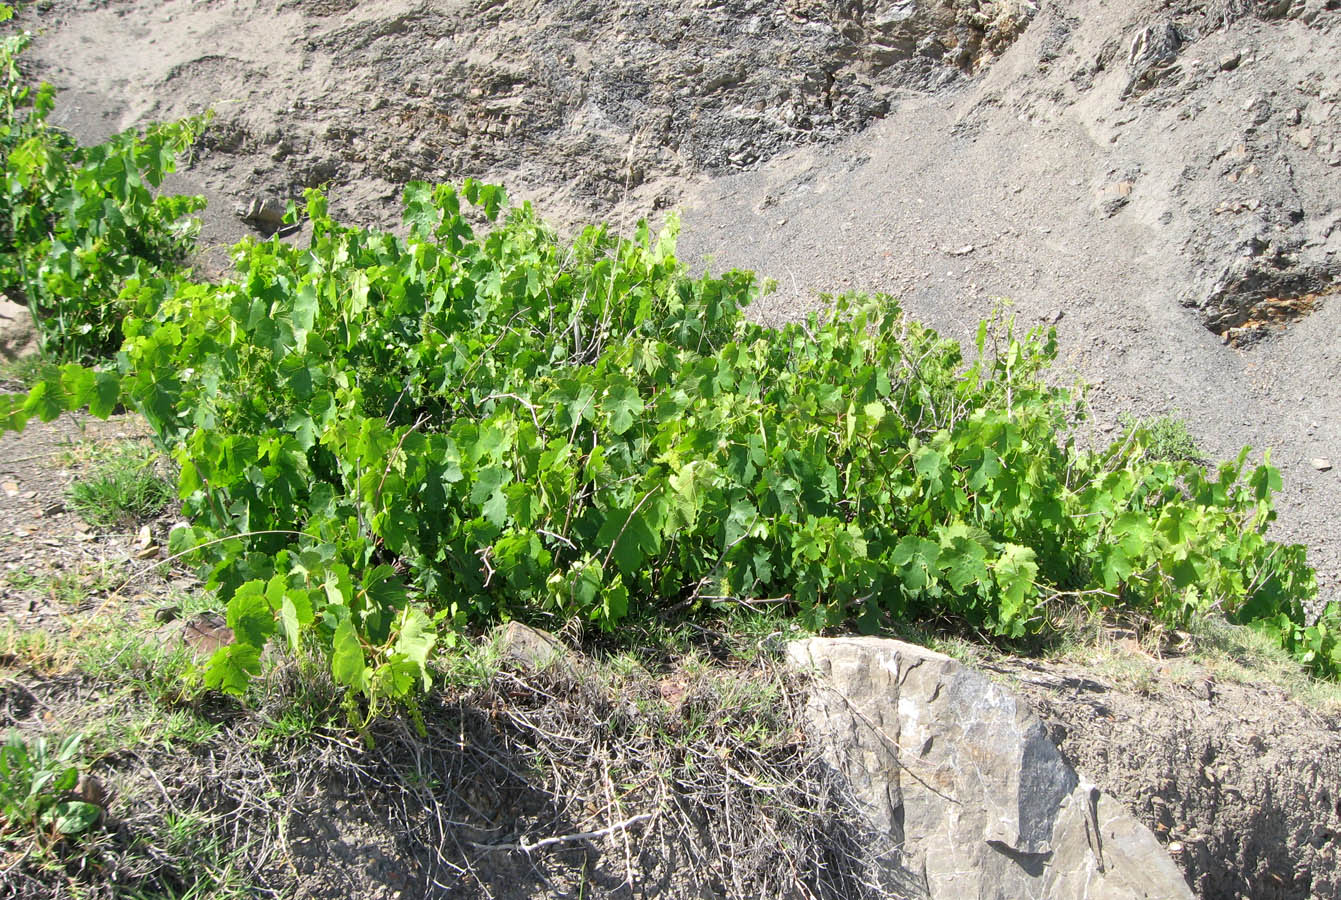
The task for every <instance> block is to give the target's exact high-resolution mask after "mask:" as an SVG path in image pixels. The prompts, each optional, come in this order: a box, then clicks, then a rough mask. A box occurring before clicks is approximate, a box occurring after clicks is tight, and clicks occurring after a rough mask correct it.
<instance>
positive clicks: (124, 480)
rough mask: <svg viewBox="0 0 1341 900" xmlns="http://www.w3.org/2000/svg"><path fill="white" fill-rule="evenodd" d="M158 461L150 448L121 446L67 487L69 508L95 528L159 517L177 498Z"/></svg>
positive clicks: (116, 525)
mask: <svg viewBox="0 0 1341 900" xmlns="http://www.w3.org/2000/svg"><path fill="white" fill-rule="evenodd" d="M159 459H160V457H159V455H158V453H156V452H155V451H154V450H153V449H152V448H149V447H144V446H137V445H133V444H131V445H125V446H122V447H120V448H119V449H117V450H115V451H113V452H112V453H111V454H110V455H109V456H107V457H106V458H105V459H103V460H100V461H99V462H97V463H96V464H95V465H94V466H93V468H92V470H91V471H89V472H88V473H86V474H83V475H81V476H80V477H79V478H77V479H76V480H75V481H74V483H73V484H71V485H70V487H69V490H68V491H67V496H68V498H69V503H70V508H71V509H73V510H74V511H75V512H77V513H78V514H79V516H80V518H82V519H83V520H84V521H85V522H87V523H88V524H89V525H92V526H93V527H95V528H114V527H118V526H123V527H124V526H129V525H133V524H136V523H139V522H142V521H145V520H146V519H150V518H152V517H153V516H155V515H158V514H159V513H161V512H162V511H163V510H164V508H166V507H167V505H168V504H169V503H171V502H172V501H173V500H174V499H176V496H177V492H176V490H174V488H173V485H172V483H171V482H170V481H168V479H167V478H165V477H164V476H163V475H162V474H160V473H159V471H158V461H159Z"/></svg>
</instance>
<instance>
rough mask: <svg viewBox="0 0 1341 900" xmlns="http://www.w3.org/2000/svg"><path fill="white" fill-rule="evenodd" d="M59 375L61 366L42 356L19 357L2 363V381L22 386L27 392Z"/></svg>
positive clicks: (0, 372)
mask: <svg viewBox="0 0 1341 900" xmlns="http://www.w3.org/2000/svg"><path fill="white" fill-rule="evenodd" d="M59 375H60V366H58V365H57V364H56V363H54V362H52V361H51V360H46V359H43V358H42V357H40V356H35V355H34V356H19V357H15V358H14V359H8V360H5V361H4V362H0V381H8V382H12V383H15V384H18V385H21V386H22V387H23V389H24V390H25V391H26V390H29V389H31V388H32V387H33V386H34V385H36V384H40V383H41V382H43V381H46V380H47V379H49V378H52V377H53V376H55V377H59Z"/></svg>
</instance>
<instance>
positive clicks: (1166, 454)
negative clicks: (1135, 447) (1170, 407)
mask: <svg viewBox="0 0 1341 900" xmlns="http://www.w3.org/2000/svg"><path fill="white" fill-rule="evenodd" d="M1118 422H1119V424H1121V425H1122V427H1123V429H1124V430H1126V431H1127V432H1133V433H1139V434H1140V435H1141V440H1142V444H1143V445H1144V446H1145V452H1146V456H1147V457H1149V458H1150V459H1153V460H1163V461H1165V462H1192V463H1199V462H1203V461H1204V460H1205V456H1204V455H1203V454H1202V452H1201V448H1199V447H1198V446H1197V442H1196V440H1195V439H1194V438H1193V437H1192V432H1190V431H1188V430H1187V422H1186V421H1184V420H1183V419H1182V418H1181V417H1179V416H1174V415H1163V416H1153V417H1151V418H1146V419H1138V418H1137V417H1136V416H1134V415H1132V414H1131V413H1122V414H1121V415H1120V416H1118Z"/></svg>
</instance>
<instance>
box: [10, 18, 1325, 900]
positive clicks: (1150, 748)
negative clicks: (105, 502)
mask: <svg viewBox="0 0 1341 900" xmlns="http://www.w3.org/2000/svg"><path fill="white" fill-rule="evenodd" d="M26 16H27V25H28V27H30V28H33V29H34V30H35V31H39V32H40V39H39V41H38V43H37V45H36V47H35V53H34V54H33V55H32V56H31V57H30V62H31V63H32V64H33V65H34V66H35V68H36V69H37V70H38V73H39V74H40V75H42V76H43V77H45V78H47V79H49V80H51V81H53V82H54V83H55V84H56V85H57V86H58V87H59V88H61V89H62V90H63V93H62V95H61V100H60V103H61V106H60V108H59V110H58V116H59V121H60V122H61V123H62V124H63V125H64V126H65V127H67V128H69V129H70V130H71V131H72V132H74V133H75V134H76V135H78V136H80V137H81V138H97V137H101V136H103V135H105V134H107V133H109V132H111V131H115V130H117V129H120V128H124V127H129V126H132V125H135V124H137V123H141V122H145V121H148V120H151V119H162V118H169V117H175V116H179V115H184V114H188V113H197V112H201V111H203V110H204V109H206V108H212V109H213V110H214V111H215V114H216V119H215V124H214V126H213V128H212V129H211V132H210V135H209V137H208V138H207V139H206V141H205V143H204V146H202V147H201V148H200V152H199V155H198V156H197V158H196V160H195V161H194V163H193V165H192V166H191V167H190V169H189V170H188V171H186V172H185V173H183V174H182V176H181V178H180V179H179V183H178V184H177V185H176V186H177V187H180V188H185V189H190V190H199V191H201V192H203V193H205V194H207V196H209V198H210V199H211V208H210V211H209V213H208V215H209V217H210V218H209V220H208V221H207V230H206V232H205V235H206V239H207V240H209V241H212V242H214V244H215V255H214V257H213V258H214V259H216V260H217V259H218V258H219V256H220V254H219V252H218V248H219V247H222V246H226V245H227V244H228V243H230V242H232V241H233V240H235V239H236V238H237V237H239V236H240V235H242V234H244V233H246V232H247V231H248V230H249V229H250V227H251V225H249V224H248V223H247V222H245V221H244V220H243V219H242V218H241V217H239V216H237V215H235V214H234V212H233V210H234V209H235V208H241V209H243V210H246V209H254V208H256V207H255V206H254V205H253V204H255V202H256V201H265V200H268V199H277V200H284V199H288V198H290V197H294V196H297V195H298V194H299V193H301V191H302V189H303V188H305V187H308V186H313V185H327V186H329V189H330V191H331V192H332V195H333V198H334V201H335V208H336V209H337V211H338V213H339V214H341V215H343V216H345V217H346V218H348V219H350V220H352V221H356V222H365V223H368V222H389V221H390V220H391V218H392V217H393V216H394V214H395V210H396V208H397V203H396V199H397V197H398V196H399V191H400V187H401V185H402V184H403V182H404V181H406V180H407V179H410V178H427V179H455V178H459V177H462V176H466V175H473V176H479V177H485V178H488V179H490V180H496V181H501V182H503V183H505V184H507V185H508V186H509V188H510V189H511V190H512V191H513V192H514V193H515V194H518V195H520V196H523V197H534V198H544V200H545V204H544V207H543V208H544V209H546V210H551V211H554V210H557V215H559V216H560V217H561V220H562V224H565V225H570V224H573V223H576V222H578V221H582V220H584V219H586V218H588V217H592V216H596V215H600V216H602V217H613V218H614V219H616V220H618V221H623V222H627V221H629V220H630V219H631V218H634V217H637V216H639V215H648V214H653V213H655V214H660V213H662V212H665V211H669V210H678V211H680V212H681V214H682V217H683V223H684V237H683V240H682V249H683V250H686V251H687V253H686V254H685V255H686V256H688V257H689V258H693V259H696V260H705V261H707V262H708V263H709V264H710V265H711V266H712V267H713V268H715V269H721V268H726V267H745V268H750V269H754V270H757V271H758V272H759V273H760V274H761V275H763V276H767V277H771V278H774V279H776V280H777V282H778V285H779V287H778V289H777V290H776V291H775V292H774V293H773V294H771V295H769V296H767V297H765V298H764V299H763V300H762V301H761V302H760V303H759V304H758V305H757V306H756V307H755V308H754V315H756V316H757V317H758V318H760V319H762V320H765V321H781V320H786V319H793V318H796V317H798V316H800V315H801V314H803V313H804V312H806V311H808V310H810V309H813V308H815V307H816V306H818V305H820V304H821V303H823V302H824V301H823V299H822V297H821V294H822V293H824V292H836V291H845V290H869V291H876V290H879V291H886V292H889V293H891V294H894V295H896V296H898V297H900V298H902V299H903V301H904V303H905V304H906V306H907V307H908V309H909V310H910V311H911V312H912V313H913V314H914V315H916V316H917V317H919V318H922V319H924V320H927V321H929V322H931V323H932V324H934V325H935V326H936V327H937V328H939V329H940V330H942V331H943V332H944V333H946V334H948V335H951V336H954V337H967V336H968V335H969V334H970V333H971V332H972V330H973V329H974V328H975V327H976V324H977V322H978V321H979V319H980V318H981V317H982V316H984V315H985V314H987V313H988V312H990V310H991V309H992V308H993V307H994V306H995V305H997V304H998V303H999V302H1000V298H1003V297H1008V298H1011V299H1012V301H1013V303H1014V310H1015V312H1016V314H1017V315H1018V316H1019V319H1020V321H1021V322H1022V323H1023V324H1025V325H1028V326H1032V325H1035V324H1039V323H1042V324H1046V325H1051V326H1055V327H1056V328H1057V331H1058V335H1059V340H1060V344H1061V347H1062V356H1063V359H1064V361H1065V363H1066V367H1065V369H1064V370H1063V372H1062V376H1061V377H1064V378H1071V377H1074V378H1077V379H1082V380H1084V381H1086V382H1088V383H1090V384H1091V385H1093V389H1092V391H1091V395H1090V396H1091V401H1092V404H1093V407H1094V411H1095V416H1094V419H1093V422H1092V423H1091V426H1092V428H1093V429H1094V430H1093V435H1092V436H1094V437H1098V438H1102V437H1103V436H1104V435H1105V434H1107V433H1109V432H1112V431H1113V430H1114V429H1115V428H1116V427H1117V423H1118V417H1119V415H1121V414H1123V413H1126V412H1134V413H1136V414H1138V415H1146V414H1155V413H1165V412H1168V413H1172V414H1174V415H1177V416H1179V417H1181V418H1184V419H1186V421H1187V422H1188V424H1189V426H1190V427H1191V429H1192V432H1193V434H1194V436H1195V437H1196V439H1197V441H1198V443H1199V445H1200V447H1201V450H1202V452H1203V453H1204V454H1205V455H1206V456H1207V457H1209V458H1221V457H1226V456H1232V455H1233V454H1235V453H1237V452H1238V450H1239V449H1240V448H1241V447H1242V446H1244V445H1251V446H1252V447H1254V448H1257V449H1259V450H1260V449H1263V448H1271V449H1272V454H1273V455H1272V460H1273V462H1274V463H1276V464H1277V465H1279V466H1280V467H1281V469H1282V470H1283V474H1284V479H1285V488H1284V491H1283V492H1282V494H1281V496H1280V503H1279V505H1280V508H1281V520H1280V522H1279V526H1278V529H1279V536H1280V537H1284V538H1288V539H1291V540H1296V541H1300V542H1303V543H1306V544H1307V545H1308V546H1309V547H1310V555H1311V559H1312V561H1313V562H1314V564H1315V565H1317V566H1318V568H1319V581H1320V584H1321V588H1322V595H1321V599H1323V600H1326V599H1341V546H1338V545H1337V543H1336V540H1335V533H1336V527H1337V522H1338V521H1339V520H1341V481H1338V478H1339V477H1341V469H1338V468H1335V466H1341V380H1338V379H1337V378H1336V374H1337V369H1338V353H1341V351H1338V350H1337V347H1338V346H1341V281H1339V279H1341V191H1339V190H1338V187H1341V111H1339V110H1338V106H1341V66H1338V65H1337V64H1336V63H1335V60H1338V59H1341V3H1338V2H1337V0H1203V2H1192V0H1159V2H1156V0H1135V2H1131V3H1125V4H1113V3H1107V2H1103V0H1073V2H1068V3H1060V2H1042V0H1040V2H1030V0H1003V2H990V0H939V2H932V0H897V2H895V0H872V2H860V0H829V2H807V0H787V2H783V3H762V2H754V0H680V2H663V3H659V4H653V3H650V2H643V0H594V2H585V3H576V2H534V0H445V2H408V0H377V2H364V3H355V2H352V0H268V2H261V0H228V2H225V0H208V2H190V0H166V2H150V0H72V2H68V3H57V4H48V5H46V6H45V7H44V6H43V5H42V4H37V5H35V6H34V7H32V8H30V10H29V11H28V12H27V13H26ZM1020 675H1021V673H1020V672H1018V671H1016V672H1014V673H1013V675H1012V677H1016V678H1020ZM1031 677H1032V678H1033V680H1034V682H1035V687H1036V688H1039V689H1038V690H1033V691H1032V692H1031V696H1032V699H1033V700H1034V702H1035V704H1036V705H1037V706H1038V707H1039V708H1040V709H1041V710H1042V711H1043V712H1044V713H1045V715H1046V718H1047V720H1048V723H1049V727H1050V728H1051V735H1052V737H1053V738H1054V740H1055V741H1056V742H1057V743H1058V744H1059V745H1060V746H1061V747H1062V750H1063V753H1064V754H1066V755H1068V757H1069V759H1070V761H1071V762H1074V763H1075V764H1076V767H1077V768H1078V769H1079V770H1080V771H1081V772H1082V774H1085V775H1086V776H1088V777H1090V778H1092V779H1094V780H1095V781H1096V782H1098V783H1099V784H1100V785H1102V786H1103V787H1104V788H1105V789H1107V790H1108V791H1109V792H1110V793H1112V794H1113V795H1115V796H1117V797H1118V798H1119V799H1121V800H1122V801H1124V802H1125V803H1126V804H1127V805H1128V806H1129V807H1130V808H1131V809H1132V810H1133V812H1135V813H1136V814H1137V815H1138V817H1140V818H1141V819H1142V821H1143V822H1145V824H1146V825H1148V826H1149V827H1151V828H1152V829H1153V830H1154V831H1155V832H1156V833H1157V834H1158V835H1159V836H1160V837H1161V839H1163V840H1165V841H1166V842H1167V844H1168V845H1172V844H1177V845H1178V847H1179V849H1178V850H1177V851H1175V858H1176V859H1177V861H1178V862H1179V863H1180V865H1181V866H1182V870H1183V872H1184V875H1185V876H1186V877H1187V878H1188V880H1189V882H1190V883H1192V884H1193V886H1194V887H1195V888H1196V889H1197V890H1198V891H1200V892H1201V894H1202V896H1207V897H1212V896H1213V897H1220V896H1273V897H1292V898H1293V897H1298V898H1304V897H1309V896H1331V895H1333V894H1334V893H1335V890H1336V885H1335V877H1334V875H1332V874H1329V873H1332V872H1334V870H1335V853H1336V849H1335V839H1336V834H1337V833H1338V829H1339V828H1341V826H1339V825H1338V824H1337V823H1338V822H1341V806H1337V805H1336V803H1335V801H1336V797H1337V790H1338V788H1337V785H1336V772H1337V771H1338V764H1337V754H1336V746H1335V741H1334V740H1332V739H1331V738H1330V737H1328V736H1327V735H1328V733H1329V732H1331V731H1334V723H1332V722H1331V720H1326V721H1323V720H1320V719H1319V720H1315V719H1314V718H1313V717H1312V715H1311V713H1309V714H1306V713H1298V714H1297V715H1296V714H1295V713H1293V712H1292V713H1291V717H1289V718H1279V717H1276V718H1271V717H1270V716H1267V717H1266V718H1271V721H1266V720H1265V719H1264V718H1263V717H1262V716H1258V715H1257V714H1256V712H1255V713H1254V715H1240V713H1239V711H1238V709H1237V708H1236V707H1237V706H1238V704H1241V703H1256V704H1257V705H1259V706H1262V707H1268V706H1270V704H1271V703H1272V702H1274V701H1273V700H1272V698H1273V697H1274V696H1275V695H1274V694H1270V693H1253V692H1248V691H1245V692H1237V691H1235V690H1224V691H1221V690H1220V689H1219V688H1218V687H1216V686H1215V685H1214V683H1213V682H1209V681H1206V680H1204V679H1201V677H1200V676H1197V677H1196V678H1193V679H1192V680H1191V681H1190V682H1189V684H1185V685H1177V686H1175V687H1174V688H1168V689H1165V688H1160V689H1151V690H1140V691H1136V692H1135V693H1136V694H1139V695H1141V696H1142V697H1143V698H1144V700H1143V701H1141V702H1138V701H1135V700H1131V699H1130V698H1123V699H1119V700H1099V699H1095V698H1090V699H1091V700H1094V703H1099V704H1100V706H1102V709H1101V710H1100V709H1097V708H1096V707H1095V706H1094V703H1089V702H1087V701H1085V700H1084V699H1083V698H1082V699H1081V700H1079V701H1078V700H1077V697H1079V696H1080V695H1081V693H1082V691H1089V690H1090V689H1089V687H1088V686H1087V685H1089V684H1092V683H1094V682H1093V681H1092V679H1091V678H1090V676H1089V675H1086V674H1083V673H1080V674H1072V673H1064V674H1062V675H1055V674H1053V675H1045V676H1041V677H1040V676H1038V675H1037V673H1034V675H1033V676H1031V675H1030V673H1029V672H1028V671H1025V672H1024V675H1023V678H1022V680H1023V682H1024V683H1026V684H1029V683H1030V678H1031ZM1040 685H1041V687H1040ZM1059 685H1060V687H1059ZM1203 685H1207V686H1206V687H1205V688H1204V696H1203ZM1226 698H1228V699H1226ZM1138 707H1139V708H1138ZM1161 708H1163V709H1164V710H1165V712H1167V713H1168V714H1167V715H1164V714H1161V713H1160V709H1161ZM1152 710H1153V711H1152ZM1170 710H1172V712H1170ZM1188 710H1191V711H1192V712H1188ZM1263 715H1265V714H1263ZM1208 722H1209V723H1211V724H1209V725H1208V724H1207V723H1208ZM1319 722H1321V724H1319ZM1300 723H1304V724H1300ZM1304 727H1308V728H1309V729H1311V730H1313V731H1315V732H1316V733H1312V736H1310V737H1309V738H1308V739H1307V740H1299V741H1297V743H1296V744H1295V745H1291V746H1307V747H1308V748H1309V749H1308V750H1307V752H1306V753H1303V754H1296V755H1301V756H1302V757H1303V758H1305V760H1306V762H1305V764H1303V765H1302V766H1293V767H1291V766H1289V765H1286V763H1285V762H1284V761H1278V756H1277V755H1273V754H1279V758H1280V759H1282V760H1283V758H1284V757H1286V756H1289V755H1290V753H1288V752H1287V751H1285V750H1279V749H1278V748H1277V747H1276V746H1275V745H1276V744H1277V743H1281V744H1284V743H1285V742H1286V741H1288V740H1290V739H1291V734H1292V730H1294V729H1296V728H1304ZM1318 735H1322V736H1321V737H1319V736H1318ZM1115 747H1116V748H1119V750H1115V749H1114V748H1115ZM1131 747H1138V748H1142V749H1141V750H1140V752H1139V753H1136V754H1132V753H1124V752H1120V750H1121V749H1122V748H1131ZM1169 748H1173V749H1172V750H1170V749H1169ZM1133 757H1140V758H1133ZM1263 760H1266V761H1267V762H1263ZM1268 763H1270V764H1268ZM1286 770H1288V773H1287V774H1282V772H1286ZM1301 785H1302V786H1303V787H1301ZM1314 788H1316V789H1314ZM1291 792H1293V793H1291ZM1287 796H1288V797H1297V800H1298V802H1290V803H1286V802H1285V801H1283V800H1281V799H1280V798H1281V797H1287ZM1231 807H1232V808H1234V809H1236V810H1238V811H1242V810H1247V812H1244V813H1243V814H1242V815H1239V814H1238V812H1236V813H1235V814H1234V815H1223V814H1221V810H1222V809H1225V808H1231ZM1287 807H1288V809H1293V810H1295V811H1298V810H1300V809H1304V810H1307V813H1306V814H1300V816H1299V817H1298V818H1291V817H1290V815H1287V812H1288V810H1287ZM1268 820H1269V821H1268ZM1282 823H1285V824H1282ZM1240 837H1241V838H1242V839H1239V838H1240ZM1180 854H1181V855H1180ZM1287 857H1288V858H1287ZM1291 860H1293V862H1291ZM1329 878H1330V879H1331V880H1330V881H1329V880H1327V879H1329ZM1326 892H1332V893H1330V894H1329V893H1326Z"/></svg>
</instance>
